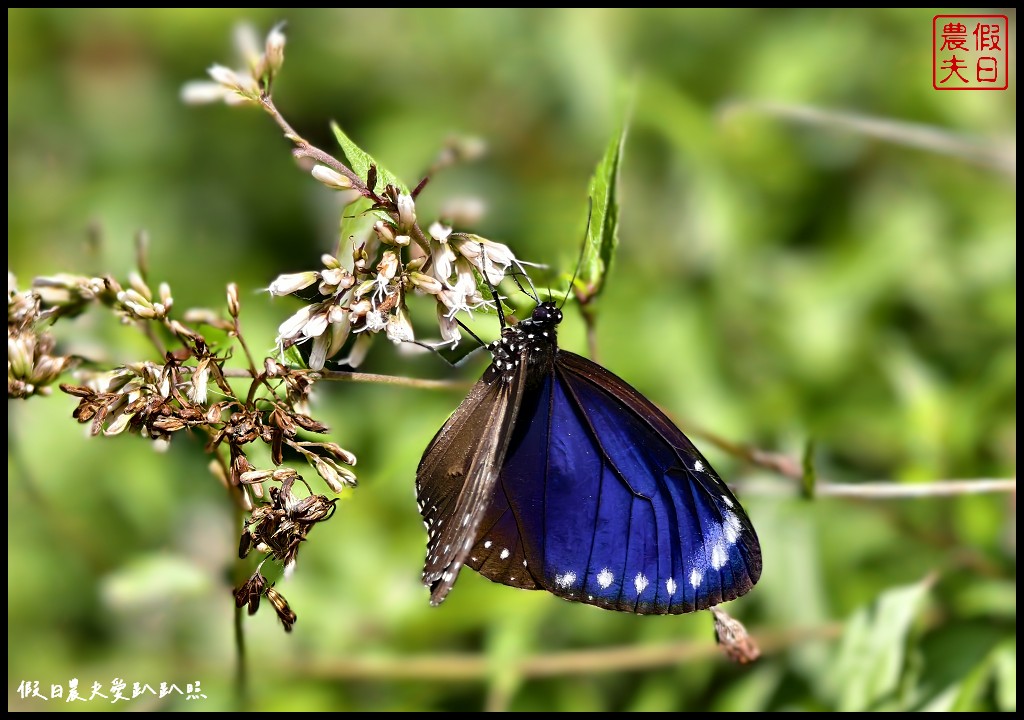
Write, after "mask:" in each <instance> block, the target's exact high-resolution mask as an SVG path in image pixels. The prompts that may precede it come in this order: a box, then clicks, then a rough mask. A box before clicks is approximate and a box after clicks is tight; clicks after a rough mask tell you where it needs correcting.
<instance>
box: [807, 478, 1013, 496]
mask: <svg viewBox="0 0 1024 720" xmlns="http://www.w3.org/2000/svg"><path fill="white" fill-rule="evenodd" d="M1012 492H1017V478H1007V479H992V478H977V479H973V480H937V481H935V482H927V483H895V482H888V481H884V480H882V481H872V482H863V483H828V482H826V483H818V485H817V486H816V487H815V489H814V494H815V495H821V496H826V497H859V498H872V499H881V500H884V499H887V498H916V497H947V496H950V495H979V494H982V493H1012Z"/></svg>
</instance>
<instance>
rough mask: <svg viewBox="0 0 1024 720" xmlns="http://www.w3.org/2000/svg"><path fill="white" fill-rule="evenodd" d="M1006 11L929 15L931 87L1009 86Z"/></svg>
mask: <svg viewBox="0 0 1024 720" xmlns="http://www.w3.org/2000/svg"><path fill="white" fill-rule="evenodd" d="M1008 32H1009V21H1008V19H1007V17H1006V15H936V16H935V17H934V18H932V87H934V88H935V89H936V90H1006V88H1008V87H1009V85H1010V82H1009V71H1010V52H1009V35H1008Z"/></svg>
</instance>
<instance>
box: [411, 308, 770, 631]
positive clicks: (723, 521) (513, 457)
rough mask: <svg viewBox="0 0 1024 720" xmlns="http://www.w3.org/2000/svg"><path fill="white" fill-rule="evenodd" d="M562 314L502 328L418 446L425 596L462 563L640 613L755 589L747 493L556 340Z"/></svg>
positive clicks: (628, 391) (648, 408) (638, 400)
mask: <svg viewBox="0 0 1024 720" xmlns="http://www.w3.org/2000/svg"><path fill="white" fill-rule="evenodd" d="M561 319H562V313H561V311H560V310H559V309H558V308H557V307H556V306H555V305H554V303H550V302H545V303H541V304H540V305H538V306H537V307H536V309H535V310H534V312H533V316H532V317H531V318H529V319H527V320H523V321H521V322H520V323H518V324H516V325H512V326H509V327H506V328H504V329H503V331H502V337H501V339H500V340H498V341H496V342H494V343H492V344H491V345H490V346H489V347H488V349H489V350H490V351H491V353H492V355H493V361H492V363H491V365H490V366H489V367H488V368H487V370H486V371H485V372H484V375H483V377H482V378H481V379H480V380H479V381H478V382H477V384H476V385H475V386H474V387H473V389H472V390H471V391H470V393H469V395H468V396H467V398H466V399H465V400H464V401H463V403H462V404H461V405H460V406H459V407H458V408H457V409H456V411H455V412H454V413H453V414H452V416H451V417H450V418H449V419H448V421H447V422H446V423H445V424H444V426H443V427H442V428H441V429H440V430H439V431H438V433H437V435H436V436H435V437H434V439H433V440H432V441H431V443H430V445H429V446H428V447H427V450H426V451H425V452H424V455H423V459H422V460H421V462H420V466H419V469H418V471H417V478H416V490H417V500H418V503H419V507H420V512H421V514H422V515H423V518H424V524H425V525H426V527H427V532H428V544H427V560H426V564H425V567H424V572H423V582H424V584H425V585H427V586H428V587H429V588H430V589H431V601H432V602H433V603H434V604H437V603H440V602H441V601H442V600H443V599H444V598H445V596H446V595H447V594H448V592H449V591H450V589H451V587H452V586H453V584H454V582H455V579H456V578H457V577H458V573H459V572H460V570H461V568H462V566H463V565H469V566H470V567H471V568H473V569H474V570H477V571H478V572H480V573H481V574H482V575H484V576H485V577H487V578H489V579H491V580H493V581H495V582H500V583H504V584H506V585H511V586H514V587H519V588H524V589H543V590H547V591H549V592H551V593H554V594H555V595H558V596H560V597H563V598H566V599H568V600H573V601H578V602H584V603H588V604H592V605H597V606H599V607H604V608H608V609H613V610H621V611H627V612H633V613H642V614H667V613H672V614H674V613H684V612H692V611H694V610H702V609H706V608H708V607H711V606H713V605H716V604H718V603H721V602H725V601H727V600H731V599H734V598H736V597H739V596H740V595H742V594H744V593H745V592H747V591H748V590H749V589H750V588H751V587H753V585H754V583H756V582H757V580H758V578H759V576H760V573H761V554H760V547H759V545H758V541H757V536H756V534H755V532H754V529H753V527H752V526H751V524H750V521H749V519H748V518H747V516H746V513H745V512H744V511H743V509H742V507H741V506H740V504H739V502H738V501H737V500H736V498H735V497H734V496H733V495H732V493H731V492H730V491H729V489H728V488H727V487H726V485H725V483H724V482H722V480H721V479H720V478H719V477H718V475H717V474H716V473H715V472H714V470H713V469H712V468H711V466H710V464H709V463H708V462H707V460H705V459H704V457H703V456H702V455H701V454H700V453H699V452H698V451H697V449H696V448H695V447H694V446H693V444H692V443H691V442H690V441H689V440H688V439H687V438H686V436H685V435H683V433H682V432H681V431H680V430H679V429H678V428H676V426H675V425H674V424H673V423H672V422H671V421H670V420H669V419H668V418H667V417H666V416H665V415H664V413H662V412H661V411H660V410H658V409H657V408H656V407H655V406H654V405H653V404H652V403H651V402H650V401H648V400H647V399H646V398H644V397H643V396H642V395H641V394H640V393H639V392H638V391H637V390H635V389H634V388H632V387H631V386H629V385H628V384H627V383H626V382H625V381H623V380H621V379H620V378H618V377H617V376H615V375H613V374H612V373H611V372H609V371H607V370H605V369H604V368H602V367H601V366H599V365H597V364H596V363H593V362H591V361H590V360H587V359H586V358H583V357H580V356H579V355H576V354H574V353H571V352H568V351H565V350H560V349H559V348H558V344H557V332H556V330H557V326H558V324H559V322H561Z"/></svg>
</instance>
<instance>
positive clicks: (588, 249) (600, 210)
mask: <svg viewBox="0 0 1024 720" xmlns="http://www.w3.org/2000/svg"><path fill="white" fill-rule="evenodd" d="M625 142H626V123H625V122H624V123H623V124H622V127H621V128H620V129H619V131H618V132H617V133H616V134H615V137H613V138H612V140H611V142H610V143H608V148H607V149H606V150H605V153H604V157H603V158H601V162H600V163H598V165H597V168H596V169H595V170H594V174H593V175H592V176H591V178H590V187H589V192H590V200H591V203H592V205H591V209H590V226H589V227H588V228H587V239H586V242H585V245H584V248H583V256H582V258H581V259H580V266H579V268H578V270H577V271H576V282H575V288H576V291H577V294H578V295H579V297H580V299H581V300H582V301H583V302H586V301H588V300H592V299H594V298H596V297H597V296H598V295H600V294H601V290H602V289H604V279H605V277H606V276H607V275H608V270H609V268H610V267H611V263H612V258H613V257H614V256H615V248H616V247H617V246H618V244H619V165H620V164H621V162H622V148H623V146H624V144H625Z"/></svg>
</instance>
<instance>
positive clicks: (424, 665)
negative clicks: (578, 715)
mask: <svg viewBox="0 0 1024 720" xmlns="http://www.w3.org/2000/svg"><path fill="white" fill-rule="evenodd" d="M841 631H842V624H840V623H833V624H830V625H823V626H821V627H817V628H811V629H805V630H790V631H786V632H767V633H764V634H763V635H759V636H758V644H759V645H760V646H761V647H762V648H763V650H764V652H765V653H772V652H778V651H780V650H784V649H786V648H788V647H791V646H794V645H798V644H800V643H803V642H807V641H811V640H831V639H834V638H836V637H839V635H840V633H841ZM716 657H723V656H722V652H721V650H720V649H719V648H718V646H717V645H716V644H715V643H712V642H693V641H691V640H682V641H679V642H675V643H667V644H661V645H639V646H636V645H626V646H621V647H611V648H599V649H594V650H576V651H567V652H559V653H546V654H542V655H531V656H527V657H525V658H523V659H522V660H520V661H518V662H516V663H514V664H513V667H509V668H507V671H508V672H512V673H515V674H518V675H520V676H521V677H524V678H546V677H559V676H565V675H594V674H602V673H612V672H614V673H619V672H629V671H635V670H649V669H652V668H659V667H669V666H673V665H678V664H680V663H683V662H690V661H694V660H706V659H712V658H716ZM295 672H296V673H297V674H299V675H301V676H303V677H308V676H310V675H313V676H318V677H322V678H331V679H345V680H384V681H393V680H452V681H459V680H461V681H478V680H485V679H487V678H490V677H491V676H492V675H493V673H494V663H493V661H492V659H491V658H490V657H488V656H487V655H486V654H439V655H419V656H408V655H406V656H395V657H373V658H353V657H348V658H334V659H331V660H329V661H324V662H310V663H308V664H306V663H304V664H302V665H300V666H298V667H297V668H295Z"/></svg>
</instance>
